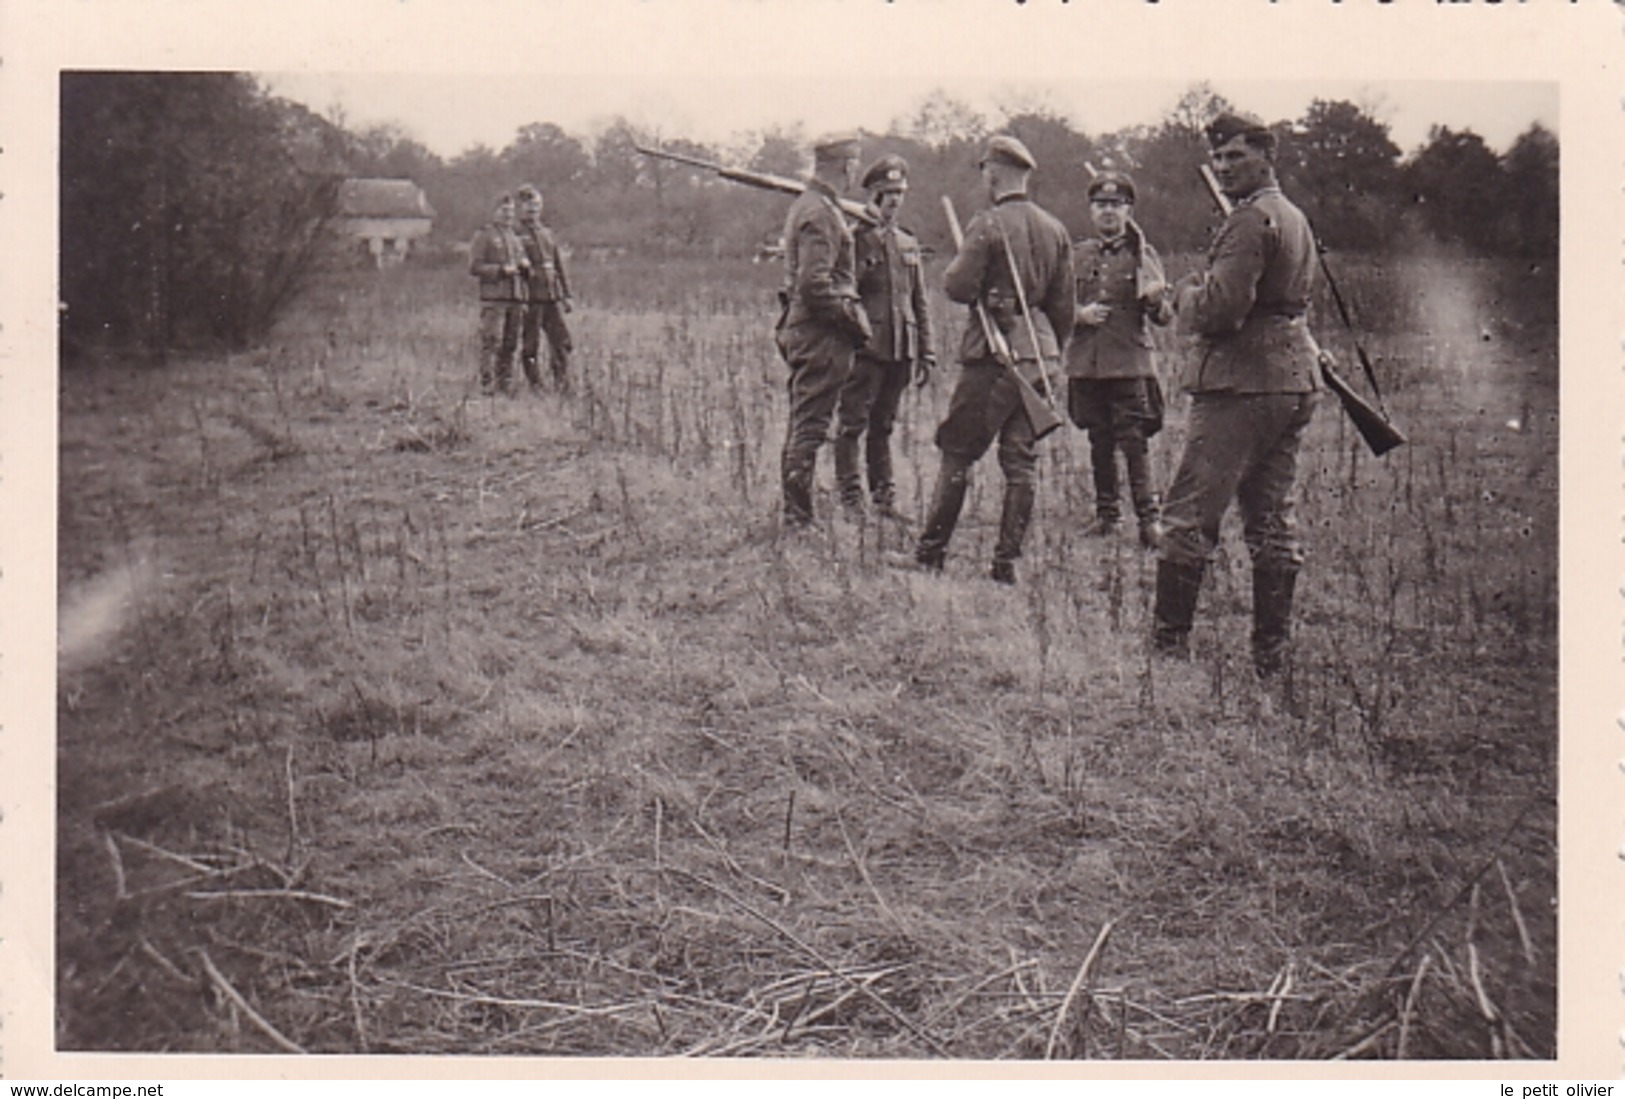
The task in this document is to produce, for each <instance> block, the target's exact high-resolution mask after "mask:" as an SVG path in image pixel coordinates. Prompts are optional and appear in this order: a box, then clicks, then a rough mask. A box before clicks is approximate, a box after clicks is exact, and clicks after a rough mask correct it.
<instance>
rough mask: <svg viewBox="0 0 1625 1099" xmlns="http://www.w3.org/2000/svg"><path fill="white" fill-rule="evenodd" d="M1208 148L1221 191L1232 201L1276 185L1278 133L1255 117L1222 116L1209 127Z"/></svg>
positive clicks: (1228, 113) (1239, 115) (1234, 114)
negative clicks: (1276, 135) (1276, 134)
mask: <svg viewBox="0 0 1625 1099" xmlns="http://www.w3.org/2000/svg"><path fill="white" fill-rule="evenodd" d="M1207 145H1208V158H1209V160H1211V161H1212V164H1213V174H1214V175H1215V176H1217V177H1218V180H1219V190H1221V191H1223V192H1224V193H1225V194H1226V195H1228V196H1229V197H1230V198H1233V199H1243V198H1246V197H1247V196H1248V195H1250V194H1252V193H1253V192H1254V191H1257V190H1259V189H1260V188H1262V187H1269V186H1272V185H1273V184H1274V183H1275V149H1276V139H1275V134H1274V133H1273V132H1271V130H1270V129H1269V127H1268V126H1265V125H1264V124H1263V123H1262V122H1260V121H1259V120H1258V119H1256V118H1254V117H1253V116H1251V115H1245V114H1236V113H1233V112H1226V113H1224V114H1221V115H1220V116H1219V117H1217V118H1215V119H1214V120H1213V121H1212V122H1209V123H1208V124H1207Z"/></svg>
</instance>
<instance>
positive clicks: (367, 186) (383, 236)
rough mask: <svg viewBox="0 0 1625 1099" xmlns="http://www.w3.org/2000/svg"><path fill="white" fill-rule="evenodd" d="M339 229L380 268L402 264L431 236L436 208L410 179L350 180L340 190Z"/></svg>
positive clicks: (421, 189) (336, 225)
mask: <svg viewBox="0 0 1625 1099" xmlns="http://www.w3.org/2000/svg"><path fill="white" fill-rule="evenodd" d="M335 227H336V228H337V230H338V232H339V233H340V234H341V235H343V236H344V237H346V238H348V239H350V240H354V241H357V242H359V243H360V245H361V246H362V247H363V248H364V249H365V251H366V254H368V255H370V256H371V257H372V262H373V264H374V266H376V267H391V266H394V265H395V264H398V263H401V262H402V261H404V260H405V259H406V257H407V254H408V253H409V252H410V251H411V249H412V242H413V241H415V240H421V239H423V238H424V237H426V236H428V235H429V230H430V229H432V228H433V227H434V207H432V206H430V205H429V198H428V196H427V195H425V194H424V193H423V188H421V187H419V186H418V185H417V184H416V183H414V182H412V181H411V180H409V179H347V180H345V181H344V183H343V184H342V185H341V186H340V188H339V209H338V216H337V218H336V219H335Z"/></svg>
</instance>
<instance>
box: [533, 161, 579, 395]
mask: <svg viewBox="0 0 1625 1099" xmlns="http://www.w3.org/2000/svg"><path fill="white" fill-rule="evenodd" d="M519 239H520V240H521V241H523V242H524V245H525V254H526V256H528V257H529V259H530V283H529V287H528V289H529V291H530V300H529V302H528V303H527V304H526V306H525V325H524V332H523V339H522V343H521V346H520V362H521V363H522V364H523V365H524V368H525V380H526V381H528V382H529V383H530V388H531V390H532V391H535V390H538V389H540V388H541V386H542V375H541V370H540V368H539V366H538V363H537V353H538V352H539V351H540V350H541V342H542V340H541V337H542V334H543V333H545V334H546V335H547V351H548V363H549V365H550V366H551V367H552V371H553V384H554V385H556V386H557V387H558V388H559V389H561V390H564V389H568V388H569V384H570V380H569V373H568V372H569V368H570V352H571V351H572V350H573V349H574V343H573V342H572V341H571V339H570V328H569V326H568V325H566V324H565V323H564V314H565V313H568V312H570V310H571V308H572V306H571V303H570V281H569V279H567V278H566V277H565V274H564V256H563V254H562V253H561V252H560V251H559V244H558V241H557V240H555V239H554V238H553V232H552V230H550V229H549V228H548V227H547V226H545V225H543V224H542V192H541V191H539V190H537V189H536V188H535V187H534V186H533V185H531V184H529V183H527V184H525V185H524V186H523V187H521V188H519Z"/></svg>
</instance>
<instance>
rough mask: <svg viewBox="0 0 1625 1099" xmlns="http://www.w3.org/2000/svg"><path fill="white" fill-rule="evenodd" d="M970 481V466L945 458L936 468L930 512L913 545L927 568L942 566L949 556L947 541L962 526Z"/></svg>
mask: <svg viewBox="0 0 1625 1099" xmlns="http://www.w3.org/2000/svg"><path fill="white" fill-rule="evenodd" d="M969 484H970V466H968V465H964V464H961V463H960V462H958V461H955V460H953V459H949V458H946V457H945V458H943V460H942V466H941V468H940V469H938V470H937V484H936V487H935V488H934V489H933V490H932V493H931V512H930V514H929V515H928V516H927V517H926V520H925V530H923V531H921V532H920V541H919V543H918V544H917V545H916V546H915V547H914V560H915V561H917V562H919V563H920V564H921V565H923V566H925V567H926V568H928V569H940V568H942V563H943V560H944V559H945V558H946V557H947V556H948V541H949V540H950V539H951V538H953V536H954V528H955V527H956V526H958V525H959V513H960V511H961V510H963V509H964V506H965V489H966V487H967V486H968V485H969Z"/></svg>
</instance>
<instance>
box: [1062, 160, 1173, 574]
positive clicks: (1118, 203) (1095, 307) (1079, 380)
mask: <svg viewBox="0 0 1625 1099" xmlns="http://www.w3.org/2000/svg"><path fill="white" fill-rule="evenodd" d="M1134 194H1135V192H1134V181H1133V180H1132V179H1130V178H1129V177H1128V176H1127V175H1125V174H1124V173H1122V172H1102V173H1101V174H1100V175H1097V176H1096V177H1095V178H1094V179H1093V180H1091V181H1090V183H1089V215H1090V218H1091V219H1092V220H1093V221H1094V225H1095V233H1096V235H1094V236H1092V237H1086V238H1084V239H1082V240H1080V241H1078V242H1077V243H1076V245H1075V246H1074V252H1073V259H1072V270H1073V275H1074V278H1075V280H1076V285H1077V295H1078V313H1077V325H1076V327H1075V328H1073V330H1072V342H1071V343H1070V344H1068V345H1067V349H1066V376H1067V379H1068V382H1067V411H1068V413H1069V414H1070V415H1071V417H1072V422H1073V423H1075V424H1077V425H1078V426H1079V427H1080V428H1082V429H1083V430H1085V431H1086V432H1088V433H1089V457H1090V461H1091V463H1092V472H1093V475H1094V487H1095V522H1094V525H1093V527H1092V528H1091V533H1095V534H1110V533H1112V532H1114V531H1116V530H1117V526H1118V524H1119V522H1120V521H1121V519H1122V513H1121V511H1120V510H1119V505H1118V483H1117V452H1118V451H1119V450H1121V451H1122V452H1123V464H1124V465H1125V466H1126V467H1127V470H1128V489H1129V499H1130V500H1131V501H1132V502H1133V504H1134V514H1135V516H1136V518H1138V520H1139V527H1140V544H1141V545H1143V546H1145V547H1146V548H1147V549H1155V548H1156V547H1157V545H1158V543H1159V541H1160V538H1161V523H1160V521H1159V519H1158V504H1157V497H1156V494H1155V493H1154V492H1153V491H1152V489H1151V469H1150V466H1151V461H1150V448H1149V446H1148V445H1147V439H1149V438H1150V437H1151V436H1152V435H1155V434H1156V433H1157V432H1158V431H1159V430H1160V429H1161V428H1162V387H1161V384H1160V383H1159V382H1158V380H1157V371H1156V365H1155V363H1154V362H1153V359H1152V352H1151V325H1153V324H1167V323H1168V321H1169V319H1170V318H1171V317H1172V315H1173V310H1172V306H1171V303H1170V302H1169V300H1168V296H1167V293H1166V291H1167V288H1168V287H1167V281H1166V278H1165V276H1164V274H1163V267H1162V261H1161V259H1159V258H1158V256H1157V250H1156V249H1155V248H1153V247H1152V246H1151V242H1150V241H1148V240H1146V239H1145V237H1144V235H1143V234H1142V233H1141V232H1140V229H1139V226H1138V225H1137V224H1135V223H1134V220H1133V219H1134Z"/></svg>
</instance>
